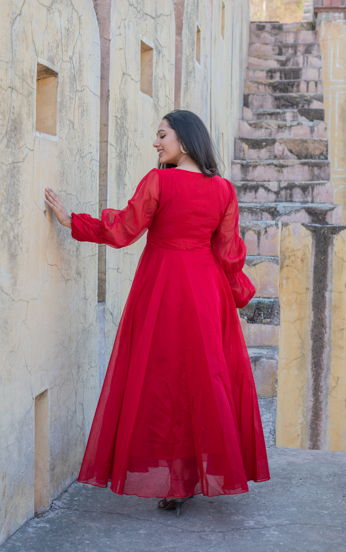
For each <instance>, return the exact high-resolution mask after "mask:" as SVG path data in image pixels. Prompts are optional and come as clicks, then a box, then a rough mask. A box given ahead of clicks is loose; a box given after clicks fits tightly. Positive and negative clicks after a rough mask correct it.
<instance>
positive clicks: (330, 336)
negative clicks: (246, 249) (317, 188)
mask: <svg viewBox="0 0 346 552" xmlns="http://www.w3.org/2000/svg"><path fill="white" fill-rule="evenodd" d="M316 228H317V226H316V225H306V227H305V226H303V225H301V224H298V223H296V224H294V223H293V224H290V225H287V226H285V225H283V227H282V233H281V256H280V293H279V297H280V303H281V325H280V348H279V374H278V398H277V439H276V444H277V445H278V446H283V447H289V448H303V449H304V448H319V449H323V450H334V451H345V450H346V410H345V404H346V329H345V328H346V227H344V226H343V227H341V226H339V227H338V226H335V227H333V226H327V227H324V228H323V227H319V229H318V230H317V231H316ZM326 236H328V238H327V240H326ZM316 240H321V241H320V245H321V243H322V244H323V247H324V249H325V255H324V257H323V256H320V255H318V256H317V257H316V254H317V253H316V251H320V248H319V247H318V244H317V241H316ZM327 242H328V245H327V247H326V243H327ZM316 244H317V245H316ZM326 249H327V250H326ZM321 265H324V267H323V266H322V270H326V272H325V274H328V278H327V279H326V289H325V290H324V291H323V293H324V295H325V297H326V303H325V305H326V307H325V312H323V311H322V309H321V308H320V306H319V305H318V306H317V308H316V302H314V293H315V294H316V289H315V291H314V281H315V278H317V280H318V279H319V278H320V276H319V275H318V272H319V270H320V269H321ZM319 281H321V279H319ZM315 299H316V295H315ZM317 303H319V297H317ZM314 317H316V318H315V324H316V323H317V324H318V325H319V327H323V325H325V326H324V327H325V330H324V336H325V345H326V346H325V347H322V348H321V351H322V352H323V355H322V358H323V363H322V365H323V366H322V367H323V373H319V370H320V367H316V360H315V363H314V362H313V355H312V353H311V349H312V347H316V346H317V347H318V346H319V343H314V342H313V340H314V339H316V336H315V335H314ZM317 364H318V362H317ZM316 370H317V371H316ZM316 385H317V387H318V390H319V392H320V393H321V395H322V396H321V397H317V401H316V391H315V393H314V391H313V387H314V386H315V389H316ZM314 401H315V403H314ZM316 432H317V435H318V439H317V440H316ZM314 442H315V443H316V442H318V446H315V445H314Z"/></svg>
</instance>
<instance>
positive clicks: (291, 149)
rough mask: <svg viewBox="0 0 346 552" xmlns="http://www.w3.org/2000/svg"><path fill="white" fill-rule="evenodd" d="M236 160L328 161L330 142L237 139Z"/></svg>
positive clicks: (284, 139)
mask: <svg viewBox="0 0 346 552" xmlns="http://www.w3.org/2000/svg"><path fill="white" fill-rule="evenodd" d="M235 158H236V159H258V160H260V159H313V160H315V159H320V160H323V159H325V160H326V159H328V140H325V139H322V140H315V139H313V138H278V139H276V138H236V139H235Z"/></svg>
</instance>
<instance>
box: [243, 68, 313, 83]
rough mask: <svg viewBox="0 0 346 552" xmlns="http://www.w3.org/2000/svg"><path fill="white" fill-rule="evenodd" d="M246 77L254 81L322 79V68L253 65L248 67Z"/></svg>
mask: <svg viewBox="0 0 346 552" xmlns="http://www.w3.org/2000/svg"><path fill="white" fill-rule="evenodd" d="M246 79H247V80H252V81H295V80H303V81H311V80H313V81H319V80H322V68H319V67H261V66H257V67H256V66H253V67H248V68H247V69H246Z"/></svg>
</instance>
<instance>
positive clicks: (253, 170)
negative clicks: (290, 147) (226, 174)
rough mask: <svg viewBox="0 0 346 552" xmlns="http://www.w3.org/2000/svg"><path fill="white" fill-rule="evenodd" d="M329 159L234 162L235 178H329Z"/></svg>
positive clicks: (236, 160)
mask: <svg viewBox="0 0 346 552" xmlns="http://www.w3.org/2000/svg"><path fill="white" fill-rule="evenodd" d="M329 178H330V163H329V161H319V160H318V161H316V160H315V161H310V160H304V159H302V160H296V159H287V160H271V159H270V160H266V159H264V160H262V161H258V160H248V159H247V160H242V159H234V161H233V163H232V179H233V180H256V181H257V182H260V181H279V180H285V181H292V180H297V181H298V180H302V181H307V180H315V181H316V180H329Z"/></svg>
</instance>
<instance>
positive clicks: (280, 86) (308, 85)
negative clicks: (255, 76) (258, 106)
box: [244, 79, 323, 94]
mask: <svg viewBox="0 0 346 552" xmlns="http://www.w3.org/2000/svg"><path fill="white" fill-rule="evenodd" d="M306 92H309V93H312V94H315V93H316V94H323V82H322V81H321V80H274V81H273V80H265V79H264V80H245V81H244V93H245V94H267V93H268V94H291V93H294V94H299V93H303V94H305V93H306Z"/></svg>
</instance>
